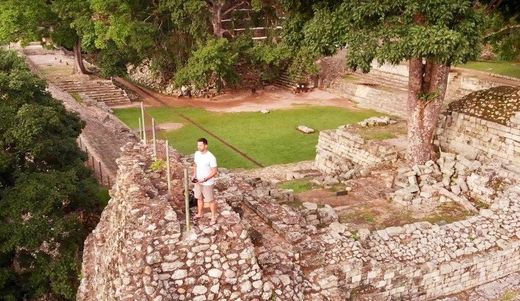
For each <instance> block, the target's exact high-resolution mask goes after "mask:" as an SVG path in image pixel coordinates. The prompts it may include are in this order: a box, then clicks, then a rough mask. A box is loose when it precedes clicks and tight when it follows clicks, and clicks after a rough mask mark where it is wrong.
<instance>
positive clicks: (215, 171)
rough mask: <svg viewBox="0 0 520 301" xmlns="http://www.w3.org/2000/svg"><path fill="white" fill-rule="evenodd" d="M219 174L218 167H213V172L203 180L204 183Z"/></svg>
mask: <svg viewBox="0 0 520 301" xmlns="http://www.w3.org/2000/svg"><path fill="white" fill-rule="evenodd" d="M217 174H218V170H217V168H216V167H212V168H211V172H210V173H209V175H208V176H207V177H206V178H204V179H203V181H202V182H206V181H207V180H209V179H211V178H213V177H214V176H216V175H217Z"/></svg>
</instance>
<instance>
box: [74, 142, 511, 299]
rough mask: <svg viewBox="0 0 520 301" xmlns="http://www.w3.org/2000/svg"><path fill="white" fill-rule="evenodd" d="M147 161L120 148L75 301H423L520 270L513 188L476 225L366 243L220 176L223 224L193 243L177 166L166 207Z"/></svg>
mask: <svg viewBox="0 0 520 301" xmlns="http://www.w3.org/2000/svg"><path fill="white" fill-rule="evenodd" d="M174 157H178V156H174ZM150 158H151V152H150V150H149V149H147V148H146V147H144V146H141V145H139V144H136V145H134V144H128V145H127V146H125V148H124V150H123V157H122V158H121V159H119V160H118V164H119V174H118V180H117V183H116V185H115V186H114V188H113V189H112V191H111V196H112V199H111V200H110V202H109V205H108V206H107V208H106V209H105V211H104V213H103V215H102V218H101V221H100V223H99V225H98V227H97V228H96V230H95V231H94V232H93V233H92V234H91V235H90V236H89V238H88V239H87V241H86V245H85V252H84V261H83V272H82V274H83V275H84V278H83V280H82V285H81V287H80V291H79V294H78V299H79V300H130V299H131V298H134V299H135V298H136V296H138V298H140V299H150V300H239V299H242V300H244V299H247V300H255V299H258V300H265V299H269V298H278V299H280V300H344V299H346V298H349V297H350V296H353V295H356V296H357V297H359V296H364V297H366V298H377V299H390V298H393V299H402V298H411V299H414V300H416V299H421V300H424V299H431V298H435V297H439V296H442V295H447V294H451V293H456V292H460V291H462V290H465V289H468V288H471V287H473V286H476V285H479V284H483V283H486V282H488V281H491V280H494V279H497V278H499V277H503V276H506V275H508V274H510V273H513V272H515V271H516V270H517V267H518V266H519V263H520V252H519V247H520V243H519V242H520V240H519V238H520V232H517V227H518V226H519V225H520V203H519V202H520V191H519V188H518V186H517V185H516V182H513V183H511V184H508V185H505V186H504V187H503V190H501V191H499V192H497V194H496V195H494V196H492V197H491V205H490V207H489V209H481V210H480V213H479V214H478V215H476V216H473V217H470V218H469V219H466V220H463V221H459V222H455V223H450V224H445V225H432V224H430V223H427V222H418V223H414V224H409V225H405V226H403V227H390V228H386V229H381V230H377V231H372V232H371V231H368V230H364V229H361V230H359V231H351V230H350V229H349V228H348V227H347V226H346V225H344V224H340V223H338V222H337V216H336V215H335V213H334V210H332V208H330V207H328V206H324V207H318V206H315V207H312V206H307V207H305V208H302V209H294V208H291V207H288V206H285V205H283V206H282V205H280V204H279V203H278V202H277V200H276V199H277V198H291V197H292V196H291V195H290V194H287V193H284V192H282V191H280V190H278V189H276V188H275V187H274V186H272V185H271V184H269V183H267V182H263V181H260V180H258V179H256V180H255V179H251V178H247V177H244V176H240V175H237V174H233V173H228V172H226V171H223V172H222V174H221V175H220V176H219V181H218V185H217V187H216V188H217V190H218V193H217V199H218V204H219V210H220V216H219V218H218V223H217V225H214V226H209V225H208V220H207V218H204V219H203V220H202V221H201V222H200V223H199V224H198V225H195V226H194V228H193V233H194V234H195V235H191V236H190V235H186V231H185V229H184V227H183V225H182V224H183V220H184V217H183V213H182V209H181V208H182V206H180V205H179V204H182V201H181V200H182V189H181V179H180V177H181V176H180V175H181V174H182V173H181V172H180V170H181V169H182V163H181V161H175V162H174V170H175V172H174V187H175V188H174V193H173V195H172V196H171V197H169V196H168V194H167V193H166V187H165V186H166V185H165V183H164V181H163V180H161V179H163V178H164V172H153V171H151V170H149V165H150V164H151V162H152V161H151V159H150ZM177 160H178V159H177ZM161 173H162V174H161ZM311 216H313V218H310V217H311ZM313 220H314V221H316V222H312V223H311V222H309V221H313Z"/></svg>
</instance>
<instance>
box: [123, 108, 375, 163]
mask: <svg viewBox="0 0 520 301" xmlns="http://www.w3.org/2000/svg"><path fill="white" fill-rule="evenodd" d="M115 113H116V115H117V116H118V117H119V118H120V119H121V120H122V121H123V122H125V123H126V124H128V125H129V126H130V127H131V128H134V129H135V128H137V127H138V118H139V116H140V115H139V114H140V111H139V109H137V108H129V109H116V110H115ZM147 113H148V114H149V115H151V116H153V117H154V118H155V119H156V122H157V123H158V124H160V123H165V122H178V123H183V124H184V127H183V128H180V129H177V130H173V131H168V132H163V133H161V134H160V138H162V139H163V138H167V139H168V140H169V141H170V143H171V144H172V145H173V147H175V148H176V149H178V150H179V151H180V152H182V153H185V154H187V153H192V152H194V151H195V145H196V140H197V138H199V137H206V138H208V141H209V143H210V150H211V151H212V152H213V153H214V154H215V156H216V157H217V160H218V161H219V165H220V166H223V167H227V168H253V167H255V165H254V164H253V163H251V162H250V161H247V160H246V159H245V158H243V157H241V156H240V155H239V154H237V153H236V152H234V151H233V150H231V149H229V148H228V147H227V146H225V145H224V144H222V143H221V142H219V141H217V140H216V139H214V138H213V137H211V136H209V135H208V134H206V133H205V132H203V131H202V130H201V129H199V128H197V127H196V126H194V125H192V124H190V123H188V122H187V121H186V120H184V119H182V118H181V117H180V116H179V115H178V113H182V114H184V115H185V116H187V117H189V118H191V119H192V120H194V121H195V122H197V123H199V124H201V125H202V126H203V127H205V128H207V129H208V130H210V131H212V132H213V133H215V134H216V135H218V136H219V137H221V138H223V139H224V140H225V141H227V142H228V143H230V144H232V145H233V146H235V147H236V148H238V149H239V150H241V151H242V152H244V153H246V154H247V155H249V156H250V157H252V158H254V159H255V160H256V161H259V162H260V163H262V164H263V165H264V166H268V165H273V164H283V163H290V162H298V161H303V160H312V159H313V158H314V156H315V146H316V144H317V142H318V133H314V134H309V135H306V134H303V133H300V132H298V131H297V130H296V127H297V126H298V125H302V124H303V125H307V126H309V127H312V128H314V129H316V130H324V129H332V128H336V127H338V126H340V125H342V124H349V123H354V122H358V121H361V120H363V119H366V118H368V117H371V116H376V115H381V114H378V113H377V112H375V111H371V110H362V111H355V112H354V111H349V110H347V109H342V108H337V107H321V106H320V107H317V106H305V107H302V108H296V109H287V110H277V111H273V112H271V113H269V114H262V113H259V112H240V113H223V112H210V111H206V110H204V109H199V108H171V107H161V108H148V109H147Z"/></svg>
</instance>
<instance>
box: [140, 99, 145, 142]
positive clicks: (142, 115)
mask: <svg viewBox="0 0 520 301" xmlns="http://www.w3.org/2000/svg"><path fill="white" fill-rule="evenodd" d="M141 119H142V120H143V141H144V144H145V145H146V123H145V121H144V102H142V101H141Z"/></svg>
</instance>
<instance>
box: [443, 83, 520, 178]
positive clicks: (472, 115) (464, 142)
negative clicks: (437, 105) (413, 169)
mask: <svg viewBox="0 0 520 301" xmlns="http://www.w3.org/2000/svg"><path fill="white" fill-rule="evenodd" d="M504 89H506V90H507V91H506V92H507V93H506V94H505V95H504V91H502V90H504ZM519 110H520V88H518V87H517V88H513V87H498V88H493V89H489V90H486V91H481V92H476V93H473V94H470V95H468V96H466V97H465V98H463V99H461V100H459V101H457V102H454V103H452V105H450V108H449V109H448V110H447V111H446V112H445V113H444V114H443V115H442V116H441V118H440V121H439V126H438V132H437V135H438V140H439V144H440V146H441V149H443V150H447V151H451V152H458V153H464V154H466V155H469V156H470V157H473V158H475V157H476V156H477V155H478V154H479V153H480V154H484V155H486V156H488V157H493V158H496V159H499V160H501V161H502V162H505V163H507V164H511V165H513V166H515V167H516V168H518V169H519V170H520V111H519Z"/></svg>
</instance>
